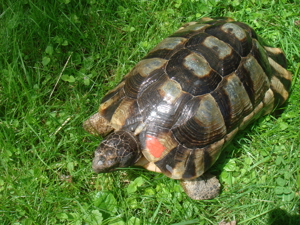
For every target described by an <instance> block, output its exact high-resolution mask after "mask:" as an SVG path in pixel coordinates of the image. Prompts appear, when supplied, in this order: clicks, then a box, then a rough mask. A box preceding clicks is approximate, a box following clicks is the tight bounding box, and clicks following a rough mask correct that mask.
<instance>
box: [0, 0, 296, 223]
mask: <svg viewBox="0 0 300 225" xmlns="http://www.w3.org/2000/svg"><path fill="white" fill-rule="evenodd" d="M299 8H300V3H299V1H287V0H281V1H259V2H257V1H236V0H234V1H198V0H190V1H181V0H176V1H163V0H162V1H145V0H140V1H138V0H130V1H116V0H112V1H104V0H99V1H95V0H89V1H84V0H81V1H74V0H52V1H32V0H22V1H13V0H6V1H4V0H1V1H0V35H1V42H0V54H1V55H0V76H1V79H0V130H1V132H0V151H1V158H0V162H1V164H0V223H1V224H15V225H16V224H26V225H27V224H115V225H119V224H120V225H121V224H132V225H133V224H134V225H138V224H181V225H184V224H217V223H218V222H220V221H221V220H225V221H232V220H237V221H238V224H299V223H300V222H299V221H300V200H299V189H300V169H299V168H300V151H299V149H300V135H299V127H300V120H299V116H300V102H299V99H300V82H299V78H298V77H299V66H300V63H299V62H300V48H299V46H300V41H299V40H300V25H299V20H300V15H299ZM203 16H230V17H233V18H235V19H236V20H240V21H243V22H245V23H247V24H249V25H251V26H252V27H253V28H254V29H255V30H256V31H257V33H258V34H259V35H260V36H261V37H262V38H264V39H265V40H266V41H267V42H268V43H269V44H270V45H271V46H277V47H281V48H282V49H283V50H284V52H285V53H286V56H287V59H288V69H289V70H290V71H291V72H292V73H293V74H294V82H293V89H292V94H291V97H290V99H289V103H288V104H287V106H286V108H285V110H284V112H283V113H282V114H281V115H280V116H279V117H274V116H271V115H270V116H266V117H264V118H262V119H260V120H259V121H257V122H256V123H254V124H252V125H251V126H250V127H249V128H248V129H247V130H246V131H244V132H242V133H240V134H239V135H238V136H237V137H236V138H235V139H234V141H233V142H232V144H231V145H230V146H229V147H228V148H227V149H226V150H225V151H224V153H223V154H222V155H221V157H220V159H219V160H218V162H217V163H216V165H215V166H214V167H213V168H212V171H213V172H214V173H215V174H217V175H218V176H219V177H220V179H221V181H222V193H221V195H220V196H219V197H217V198H216V199H213V200H206V201H193V200H191V199H189V198H188V197H187V196H186V195H185V194H184V193H183V191H182V189H181V187H180V185H179V183H178V182H177V181H175V180H170V179H168V178H166V177H165V176H163V175H161V174H154V173H151V172H148V171H145V170H143V169H139V168H134V169H133V168H128V169H123V170H121V171H119V172H115V173H110V174H101V175H96V174H94V173H93V172H92V171H91V159H92V155H93V151H94V149H95V147H96V146H97V145H98V143H99V141H100V140H99V139H98V138H95V137H92V136H91V135H89V134H87V133H85V132H84V131H83V129H82V125H81V124H82V122H83V121H84V119H86V118H87V117H88V116H89V115H91V114H92V113H94V112H95V111H96V110H97V107H98V105H99V102H100V100H101V98H102V97H103V95H104V94H105V93H106V92H107V91H108V90H109V89H111V88H112V87H114V86H115V85H116V84H117V83H118V82H119V81H120V80H121V79H122V77H123V76H124V74H126V73H127V72H128V71H129V70H130V69H131V68H132V67H133V66H134V65H135V64H136V63H137V62H138V61H139V60H140V59H141V58H142V57H143V56H144V55H145V54H146V53H147V52H148V51H149V50H150V49H151V48H152V47H154V46H155V45H156V44H157V43H158V42H159V41H160V40H162V39H163V38H165V37H166V36H168V35H169V34H171V33H172V32H174V31H175V30H176V29H177V28H178V27H179V26H180V25H181V24H183V23H185V22H189V21H193V20H197V19H199V18H200V17H203ZM297 78H298V80H297Z"/></svg>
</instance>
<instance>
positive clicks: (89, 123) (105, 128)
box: [83, 113, 114, 136]
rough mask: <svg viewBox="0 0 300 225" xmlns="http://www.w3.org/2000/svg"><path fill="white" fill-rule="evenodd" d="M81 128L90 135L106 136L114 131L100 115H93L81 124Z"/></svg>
mask: <svg viewBox="0 0 300 225" xmlns="http://www.w3.org/2000/svg"><path fill="white" fill-rule="evenodd" d="M83 128H84V129H85V130H86V131H87V132H89V133H90V134H92V135H96V136H97V135H106V134H108V133H110V132H111V131H113V130H114V128H113V127H112V126H111V124H110V122H109V121H108V120H106V119H105V118H104V117H103V116H101V115H100V113H95V114H94V115H92V116H91V117H90V118H88V119H87V120H86V121H84V123H83Z"/></svg>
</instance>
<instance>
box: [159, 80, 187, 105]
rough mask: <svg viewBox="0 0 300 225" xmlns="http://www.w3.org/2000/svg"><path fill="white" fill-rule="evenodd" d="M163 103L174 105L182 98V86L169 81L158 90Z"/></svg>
mask: <svg viewBox="0 0 300 225" xmlns="http://www.w3.org/2000/svg"><path fill="white" fill-rule="evenodd" d="M158 91H159V93H160V96H162V97H163V101H165V102H167V103H168V104H173V103H175V102H176V101H177V99H178V98H179V97H180V96H181V94H182V90H181V86H180V84H179V83H178V82H177V81H175V80H168V81H167V82H165V83H164V84H163V85H162V86H160V87H159V89H158Z"/></svg>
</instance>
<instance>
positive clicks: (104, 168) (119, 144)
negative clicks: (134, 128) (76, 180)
mask: <svg viewBox="0 0 300 225" xmlns="http://www.w3.org/2000/svg"><path fill="white" fill-rule="evenodd" d="M141 155H142V153H141V150H140V147H139V144H138V140H137V138H136V137H135V136H133V135H132V134H131V133H129V132H127V131H123V130H121V131H117V132H114V133H112V134H110V135H109V136H107V137H106V138H105V139H104V140H103V141H102V142H101V144H100V145H99V146H98V148H97V149H96V151H95V157H94V160H93V170H94V171H95V172H96V173H105V172H111V171H114V170H116V168H118V167H127V166H132V165H134V163H135V162H136V161H137V160H138V159H139V158H140V157H141Z"/></svg>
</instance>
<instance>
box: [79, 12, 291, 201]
mask: <svg viewBox="0 0 300 225" xmlns="http://www.w3.org/2000/svg"><path fill="white" fill-rule="evenodd" d="M285 68H286V58H285V55H284V53H283V51H282V50H281V49H279V48H271V47H266V46H264V45H263V43H262V41H260V39H259V38H258V36H257V34H256V33H255V31H254V30H253V29H252V28H251V27H249V26H248V25H246V24H244V23H242V22H236V21H234V20H233V19H231V18H226V17H219V18H208V17H205V18H202V19H200V20H199V21H197V22H190V23H187V24H185V25H183V26H182V27H181V28H179V30H177V31H176V32H175V33H173V34H172V35H170V36H169V37H167V38H166V39H164V40H163V41H161V42H160V43H159V44H158V45H157V46H156V47H154V48H153V49H152V50H151V51H150V52H149V53H148V54H147V55H146V56H145V57H144V58H143V59H142V60H141V61H140V62H139V63H137V64H136V66H135V67H134V68H133V69H132V70H131V71H130V72H129V73H128V74H127V75H126V76H125V77H124V79H123V80H122V81H121V82H120V83H119V84H118V85H117V86H116V87H115V88H114V89H112V90H111V91H109V92H108V93H107V94H106V95H105V96H104V97H103V99H102V101H101V104H100V107H99V110H98V112H97V113H96V114H94V115H92V116H91V117H90V118H89V119H87V120H86V121H85V122H84V124H83V127H84V129H85V130H86V131H88V132H89V133H91V134H93V135H102V136H106V137H105V139H104V140H103V141H102V143H100V145H99V147H98V148H97V149H96V151H95V157H94V159H93V166H92V167H93V170H94V171H95V172H96V173H104V172H110V171H114V170H117V168H121V167H128V166H133V165H135V166H142V167H144V168H146V169H147V170H150V171H155V172H160V173H163V174H165V175H166V176H168V177H170V178H172V179H177V180H181V185H182V187H183V189H184V190H185V192H186V193H187V195H188V196H189V197H190V198H192V199H196V200H201V199H211V198H214V197H216V196H217V195H218V193H219V190H220V183H219V181H218V179H217V178H216V177H215V176H214V175H211V174H209V172H208V169H209V168H210V167H211V166H212V165H213V164H214V163H215V162H216V160H217V159H218V157H219V155H220V153H221V152H222V150H223V149H224V148H225V147H226V146H227V145H228V143H230V141H231V140H232V139H233V138H234V136H235V135H236V134H237V132H238V131H240V130H242V129H244V128H245V127H246V126H247V125H248V124H249V123H250V122H252V121H254V120H256V119H258V118H259V117H261V116H263V115H266V114H268V113H271V112H272V111H273V110H274V108H275V107H276V106H281V105H282V104H283V103H284V102H286V100H287V99H288V96H289V89H290V86H291V78H292V75H291V73H290V72H289V71H287V70H286V69H285Z"/></svg>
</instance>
